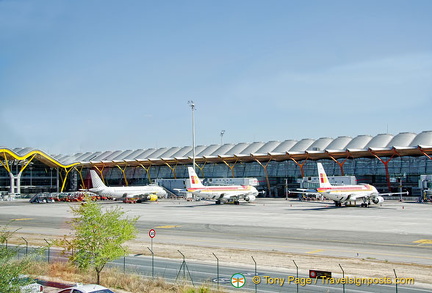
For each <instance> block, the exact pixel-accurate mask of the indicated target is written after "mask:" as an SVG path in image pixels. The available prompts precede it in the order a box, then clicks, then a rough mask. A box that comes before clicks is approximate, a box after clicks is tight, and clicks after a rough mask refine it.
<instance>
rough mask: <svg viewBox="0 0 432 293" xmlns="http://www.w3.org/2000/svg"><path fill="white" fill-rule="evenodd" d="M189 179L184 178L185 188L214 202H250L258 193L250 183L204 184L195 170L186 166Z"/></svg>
mask: <svg viewBox="0 0 432 293" xmlns="http://www.w3.org/2000/svg"><path fill="white" fill-rule="evenodd" d="M188 173H189V180H186V190H187V191H188V192H190V193H192V194H194V195H197V196H199V197H201V198H204V199H214V200H216V204H224V203H234V204H236V205H238V204H240V202H239V200H240V199H243V200H245V201H247V202H252V201H254V200H255V199H256V197H257V195H258V190H256V188H255V187H253V186H251V185H224V186H218V185H214V186H205V185H203V184H202V183H201V180H200V179H199V178H198V176H197V174H196V173H195V170H194V169H193V168H192V167H188Z"/></svg>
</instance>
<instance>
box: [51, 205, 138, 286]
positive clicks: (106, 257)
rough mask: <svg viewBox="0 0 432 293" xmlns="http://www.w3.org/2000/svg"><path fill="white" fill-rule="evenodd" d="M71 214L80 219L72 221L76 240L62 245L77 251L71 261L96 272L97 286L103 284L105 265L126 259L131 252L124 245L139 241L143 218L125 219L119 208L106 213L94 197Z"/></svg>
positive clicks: (64, 241) (64, 242)
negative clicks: (136, 239)
mask: <svg viewBox="0 0 432 293" xmlns="http://www.w3.org/2000/svg"><path fill="white" fill-rule="evenodd" d="M71 210H72V213H73V214H74V215H76V216H77V217H76V218H74V219H72V221H70V223H71V224H72V229H73V230H74V232H73V233H72V235H71V236H72V240H71V241H68V240H67V237H66V236H65V237H64V238H63V239H62V240H60V241H58V243H59V244H60V245H61V246H63V247H65V248H66V249H67V250H74V251H75V253H73V254H72V255H71V256H70V258H69V259H70V260H71V261H72V262H73V263H75V264H76V265H77V266H78V267H79V268H83V269H94V270H95V272H96V277H97V284H100V273H101V272H102V270H103V269H104V267H105V265H106V264H107V263H108V262H110V261H113V260H115V259H117V258H119V257H121V256H123V255H124V254H125V253H126V252H127V249H126V248H123V247H122V245H123V244H124V243H125V242H126V241H128V240H131V239H134V238H135V237H136V235H137V233H138V230H137V229H136V227H135V224H136V221H137V220H138V218H139V217H135V218H128V217H123V215H124V212H123V211H122V210H121V208H120V207H118V206H117V207H113V208H110V209H107V210H106V211H105V212H104V211H103V210H102V206H101V205H100V204H98V203H97V202H95V201H93V200H91V198H90V197H86V199H85V203H83V204H81V205H80V206H76V207H71Z"/></svg>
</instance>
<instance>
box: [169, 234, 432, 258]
mask: <svg viewBox="0 0 432 293" xmlns="http://www.w3.org/2000/svg"><path fill="white" fill-rule="evenodd" d="M161 237H162V238H163V236H161ZM176 237H178V236H176ZM166 238H167V239H169V240H172V237H171V236H166ZM182 238H183V239H184V240H185V241H188V242H200V243H207V244H209V243H212V244H214V243H223V244H237V245H245V246H249V247H262V243H253V242H239V241H229V240H221V239H214V238H213V239H209V238H201V239H196V238H189V237H186V236H185V237H182ZM410 246H411V247H419V246H416V245H410ZM272 247H274V248H279V249H282V248H290V249H293V248H294V249H302V248H304V247H303V246H297V245H277V244H274V245H272ZM319 251H328V252H331V251H336V252H338V253H341V252H345V253H352V254H353V255H354V254H355V253H360V255H362V256H364V255H377V256H397V257H407V258H416V259H422V260H424V259H430V260H432V257H427V256H417V255H410V254H397V253H383V252H370V251H358V250H347V249H317V250H314V251H311V252H319ZM311 252H306V253H311Z"/></svg>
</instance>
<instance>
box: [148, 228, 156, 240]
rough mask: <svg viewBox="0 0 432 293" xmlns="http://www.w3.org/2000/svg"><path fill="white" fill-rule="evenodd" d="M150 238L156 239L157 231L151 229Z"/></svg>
mask: <svg viewBox="0 0 432 293" xmlns="http://www.w3.org/2000/svg"><path fill="white" fill-rule="evenodd" d="M149 236H150V238H154V237H155V236H156V231H155V229H150V230H149Z"/></svg>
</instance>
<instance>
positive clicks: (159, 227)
mask: <svg viewBox="0 0 432 293" xmlns="http://www.w3.org/2000/svg"><path fill="white" fill-rule="evenodd" d="M177 227H181V226H175V225H165V226H157V227H155V229H172V228H177Z"/></svg>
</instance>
